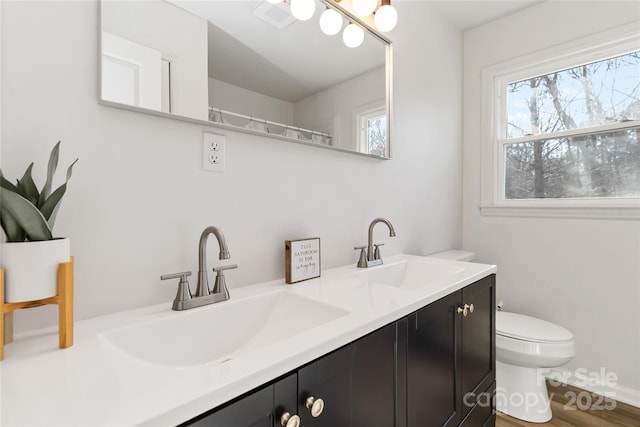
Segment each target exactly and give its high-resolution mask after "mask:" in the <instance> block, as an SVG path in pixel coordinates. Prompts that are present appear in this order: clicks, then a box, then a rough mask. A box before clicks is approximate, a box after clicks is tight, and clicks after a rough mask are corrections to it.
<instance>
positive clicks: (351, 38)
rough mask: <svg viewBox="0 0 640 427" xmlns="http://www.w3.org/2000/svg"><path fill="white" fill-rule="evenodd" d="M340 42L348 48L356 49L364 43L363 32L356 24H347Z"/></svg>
mask: <svg viewBox="0 0 640 427" xmlns="http://www.w3.org/2000/svg"><path fill="white" fill-rule="evenodd" d="M342 41H344V44H345V45H347V46H348V47H358V46H360V45H361V44H362V42H363V41H364V30H363V29H362V28H360V27H359V26H357V25H356V24H349V25H347V27H346V28H345V29H344V31H343V32H342Z"/></svg>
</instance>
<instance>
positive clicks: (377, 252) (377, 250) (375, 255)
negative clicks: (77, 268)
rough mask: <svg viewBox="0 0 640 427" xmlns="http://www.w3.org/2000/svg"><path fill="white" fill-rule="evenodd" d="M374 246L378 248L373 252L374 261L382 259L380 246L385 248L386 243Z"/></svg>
mask: <svg viewBox="0 0 640 427" xmlns="http://www.w3.org/2000/svg"><path fill="white" fill-rule="evenodd" d="M373 246H375V248H376V249H375V251H374V252H373V259H382V257H381V256H380V246H384V243H374V244H373Z"/></svg>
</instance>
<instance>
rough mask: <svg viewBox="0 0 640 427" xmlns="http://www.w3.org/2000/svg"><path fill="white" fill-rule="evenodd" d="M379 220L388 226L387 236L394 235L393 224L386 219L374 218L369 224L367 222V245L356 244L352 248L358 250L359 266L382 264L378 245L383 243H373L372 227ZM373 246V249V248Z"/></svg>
mask: <svg viewBox="0 0 640 427" xmlns="http://www.w3.org/2000/svg"><path fill="white" fill-rule="evenodd" d="M379 222H382V223H384V224H386V225H387V227H389V237H395V236H396V231H395V230H394V229H393V225H392V224H391V221H389V220H388V219H386V218H375V219H374V220H373V221H371V224H369V236H368V237H369V239H368V242H367V246H366V247H365V246H357V247H355V248H354V249H359V250H360V259H359V260H358V267H359V268H367V267H373V266H374V265H380V264H382V257H381V256H380V246H383V245H384V243H375V244H374V243H373V227H374V226H375V225H376V224H377V223H379ZM374 246H375V250H374V248H373V247H374ZM365 249H366V252H365Z"/></svg>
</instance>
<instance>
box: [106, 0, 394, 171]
mask: <svg viewBox="0 0 640 427" xmlns="http://www.w3.org/2000/svg"><path fill="white" fill-rule="evenodd" d="M316 1H317V7H316V13H315V15H314V16H313V17H312V18H311V19H310V20H308V21H299V20H297V19H295V18H294V17H293V16H292V15H291V12H290V9H289V6H288V4H286V3H280V4H272V3H269V2H268V1H264V0H253V1H241V0H234V1H220V0H212V1H203V0H198V1H194V0H143V1H134V0H129V1H112V0H103V1H102V2H101V31H102V43H101V49H102V51H101V52H102V55H101V58H102V66H101V82H102V84H101V99H102V101H103V102H105V103H106V104H108V105H113V106H121V107H125V108H130V109H134V110H138V111H143V112H155V113H156V114H162V115H166V116H167V117H173V118H179V119H188V120H192V121H194V120H195V121H203V122H204V121H206V124H208V125H212V126H217V127H222V128H228V129H234V130H241V131H244V132H249V133H258V134H268V135H270V136H273V137H276V138H280V139H288V140H295V141H302V142H305V143H309V144H313V145H320V146H323V147H331V148H336V149H340V150H346V151H352V152H357V153H361V154H368V155H373V156H379V157H385V158H388V157H389V132H388V131H387V129H388V126H389V120H388V118H389V105H390V99H389V92H390V88H389V87H388V86H389V85H388V83H387V82H388V81H389V80H390V79H388V74H389V72H390V71H389V67H390V64H389V61H388V60H387V58H388V57H390V43H389V41H388V40H386V39H384V38H383V37H381V36H380V35H378V34H376V33H374V32H372V31H370V30H365V37H364V40H363V42H362V43H361V44H360V45H359V46H357V47H354V48H350V47H347V46H346V45H345V42H343V37H342V32H338V33H337V34H335V35H332V36H328V35H326V34H324V33H323V32H322V31H321V29H320V25H319V17H320V15H321V12H323V11H325V10H326V9H328V8H329V9H332V10H336V11H338V12H339V13H340V21H341V23H342V28H343V29H344V28H345V27H346V26H347V25H348V24H349V23H350V22H356V23H357V24H358V25H361V26H362V22H360V21H358V19H357V18H355V17H354V16H352V15H350V14H349V13H348V12H346V11H345V10H344V9H341V8H339V7H338V6H336V4H335V3H334V2H330V1H327V2H325V1H321V0H316Z"/></svg>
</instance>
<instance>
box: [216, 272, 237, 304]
mask: <svg viewBox="0 0 640 427" xmlns="http://www.w3.org/2000/svg"><path fill="white" fill-rule="evenodd" d="M234 268H238V264H229V265H221V266H220V267H213V271H215V272H216V282H215V283H214V285H213V290H212V291H211V293H212V294H224V295H225V298H226V299H229V290H228V289H227V282H226V280H225V278H224V272H225V270H232V269H234Z"/></svg>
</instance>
